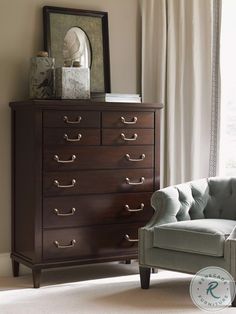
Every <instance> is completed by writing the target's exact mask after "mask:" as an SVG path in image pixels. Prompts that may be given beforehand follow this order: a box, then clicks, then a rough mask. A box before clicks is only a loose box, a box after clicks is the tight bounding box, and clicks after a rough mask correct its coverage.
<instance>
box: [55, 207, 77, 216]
mask: <svg viewBox="0 0 236 314" xmlns="http://www.w3.org/2000/svg"><path fill="white" fill-rule="evenodd" d="M75 212H76V209H75V208H74V207H73V208H71V212H70V213H68V214H61V213H60V212H59V210H58V209H57V208H54V213H55V214H56V215H57V216H61V217H66V216H73V215H74V213H75Z"/></svg>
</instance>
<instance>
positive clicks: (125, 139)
mask: <svg viewBox="0 0 236 314" xmlns="http://www.w3.org/2000/svg"><path fill="white" fill-rule="evenodd" d="M120 136H121V138H122V140H124V141H136V140H137V138H138V134H136V133H134V134H133V136H132V137H131V138H127V137H126V136H125V134H124V133H121V134H120Z"/></svg>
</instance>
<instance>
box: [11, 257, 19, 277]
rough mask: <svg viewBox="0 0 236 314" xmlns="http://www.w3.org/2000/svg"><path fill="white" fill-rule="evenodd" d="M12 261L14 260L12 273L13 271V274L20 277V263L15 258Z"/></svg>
mask: <svg viewBox="0 0 236 314" xmlns="http://www.w3.org/2000/svg"><path fill="white" fill-rule="evenodd" d="M11 262H12V273H13V276H14V277H18V276H19V269H20V263H18V262H17V261H15V260H14V259H12V260H11Z"/></svg>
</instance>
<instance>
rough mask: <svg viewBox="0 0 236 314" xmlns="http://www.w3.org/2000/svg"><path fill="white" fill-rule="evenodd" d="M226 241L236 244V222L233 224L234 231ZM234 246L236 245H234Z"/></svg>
mask: <svg viewBox="0 0 236 314" xmlns="http://www.w3.org/2000/svg"><path fill="white" fill-rule="evenodd" d="M226 241H234V242H236V222H235V227H234V229H233V230H232V231H231V233H230V235H229V236H228V238H227V239H226ZM235 245H236V244H235Z"/></svg>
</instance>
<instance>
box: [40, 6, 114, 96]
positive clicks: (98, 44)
mask: <svg viewBox="0 0 236 314" xmlns="http://www.w3.org/2000/svg"><path fill="white" fill-rule="evenodd" d="M71 27H79V28H81V29H82V30H83V31H84V32H85V33H86V35H87V37H88V39H89V42H90V47H91V55H92V62H91V68H90V79H91V92H105V93H109V92H110V91H111V84H110V56H109V33H108V13H107V12H101V11H90V10H80V9H70V8H61V7H52V6H44V7H43V28H44V49H45V50H46V51H47V52H48V53H49V56H50V57H54V58H55V64H56V67H60V66H63V57H62V47H63V39H64V37H65V35H66V33H67V31H68V30H69V29H70V28H71Z"/></svg>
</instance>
